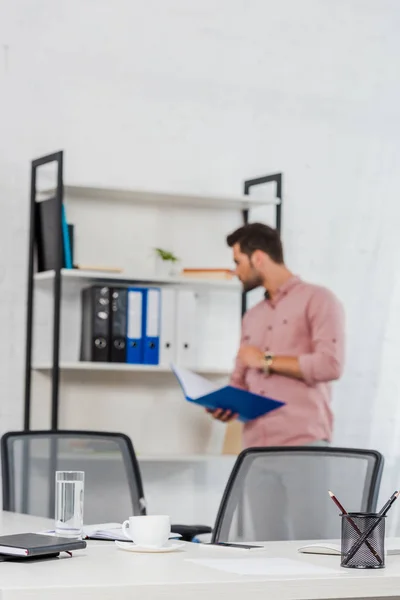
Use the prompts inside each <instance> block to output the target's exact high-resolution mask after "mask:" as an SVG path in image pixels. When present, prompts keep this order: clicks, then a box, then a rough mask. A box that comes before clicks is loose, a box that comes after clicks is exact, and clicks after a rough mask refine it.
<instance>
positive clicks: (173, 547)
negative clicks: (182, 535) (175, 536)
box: [115, 540, 185, 552]
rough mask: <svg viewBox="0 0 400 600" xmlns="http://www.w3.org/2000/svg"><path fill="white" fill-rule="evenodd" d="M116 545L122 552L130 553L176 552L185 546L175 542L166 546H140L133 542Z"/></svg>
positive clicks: (117, 542) (116, 541) (170, 542)
mask: <svg viewBox="0 0 400 600" xmlns="http://www.w3.org/2000/svg"><path fill="white" fill-rule="evenodd" d="M115 544H116V545H117V546H118V548H121V550H128V552H176V551H177V550H180V549H181V548H183V547H184V546H185V543H184V542H173V541H169V542H167V543H166V544H165V546H158V547H152V546H138V545H137V544H134V543H133V542H119V541H118V540H115Z"/></svg>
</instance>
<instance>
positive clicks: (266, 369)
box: [263, 352, 274, 375]
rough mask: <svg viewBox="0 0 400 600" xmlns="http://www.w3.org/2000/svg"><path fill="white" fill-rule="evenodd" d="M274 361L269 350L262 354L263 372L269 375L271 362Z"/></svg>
mask: <svg viewBox="0 0 400 600" xmlns="http://www.w3.org/2000/svg"><path fill="white" fill-rule="evenodd" d="M273 362H274V355H273V354H271V353H270V352H266V353H265V354H264V368H263V370H264V373H265V374H266V375H269V374H270V373H271V367H272V363H273Z"/></svg>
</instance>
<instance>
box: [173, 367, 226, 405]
mask: <svg viewBox="0 0 400 600" xmlns="http://www.w3.org/2000/svg"><path fill="white" fill-rule="evenodd" d="M171 368H172V371H173V372H174V373H175V375H176V377H177V378H178V380H179V383H180V384H181V386H182V389H183V392H184V394H185V396H186V397H187V398H191V399H192V400H197V398H201V397H202V396H206V395H207V394H210V393H211V392H215V391H216V390H218V389H220V386H218V385H215V383H213V382H212V381H209V380H208V379H205V378H204V377H201V375H197V373H193V372H192V371H189V370H188V369H183V368H182V367H177V366H176V365H172V366H171Z"/></svg>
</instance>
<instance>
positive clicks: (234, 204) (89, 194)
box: [39, 185, 280, 210]
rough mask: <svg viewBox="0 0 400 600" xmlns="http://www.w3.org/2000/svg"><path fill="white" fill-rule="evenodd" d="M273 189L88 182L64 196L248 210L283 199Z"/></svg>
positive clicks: (49, 191)
mask: <svg viewBox="0 0 400 600" xmlns="http://www.w3.org/2000/svg"><path fill="white" fill-rule="evenodd" d="M273 189H274V188H273V186H271V192H270V193H269V194H265V195H263V196H261V195H260V196H258V195H257V196H245V195H232V196H219V195H197V194H184V193H181V192H179V193H173V192H156V191H150V190H126V189H120V188H104V187H96V186H86V185H65V186H64V196H65V197H66V198H67V199H68V198H78V199H87V200H102V201H108V202H121V201H122V202H131V203H134V204H142V205H144V206H145V205H146V204H147V205H149V204H152V205H154V206H160V207H162V206H164V207H172V206H180V207H185V206H186V207H192V208H217V209H224V210H249V209H251V208H255V207H257V206H266V205H277V204H280V199H279V198H277V197H276V196H273ZM54 191H55V190H54V189H46V190H42V191H40V192H39V194H41V195H44V196H49V195H51V194H54Z"/></svg>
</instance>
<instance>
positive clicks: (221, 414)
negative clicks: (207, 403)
mask: <svg viewBox="0 0 400 600" xmlns="http://www.w3.org/2000/svg"><path fill="white" fill-rule="evenodd" d="M206 411H207V412H208V413H209V414H210V415H211V416H212V417H214V419H216V420H217V421H222V422H223V423H229V421H233V420H234V419H237V418H238V415H237V414H236V413H233V412H232V411H231V410H224V409H223V408H217V409H216V410H212V409H211V408H206Z"/></svg>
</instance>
